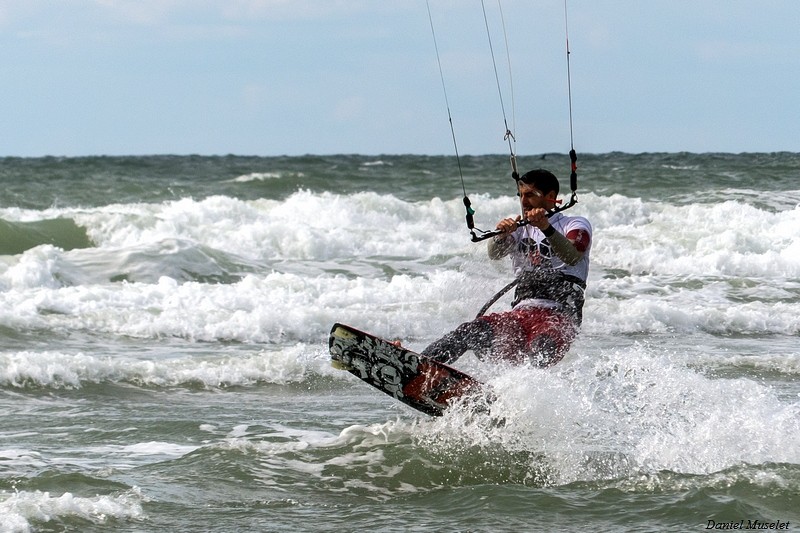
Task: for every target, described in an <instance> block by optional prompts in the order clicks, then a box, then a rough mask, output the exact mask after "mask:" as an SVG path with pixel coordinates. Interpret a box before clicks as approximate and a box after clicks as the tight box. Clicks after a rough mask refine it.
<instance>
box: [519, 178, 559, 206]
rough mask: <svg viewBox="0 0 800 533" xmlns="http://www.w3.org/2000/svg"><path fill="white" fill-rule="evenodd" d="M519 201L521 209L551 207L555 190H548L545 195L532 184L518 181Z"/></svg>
mask: <svg viewBox="0 0 800 533" xmlns="http://www.w3.org/2000/svg"><path fill="white" fill-rule="evenodd" d="M518 191H519V201H520V203H521V204H522V209H523V210H525V211H530V210H531V209H536V208H542V209H548V210H549V209H552V208H553V205H554V204H555V202H554V200H555V196H556V193H555V191H550V192H549V193H547V194H546V195H545V194H543V193H542V191H540V190H539V189H537V188H536V187H534V186H533V185H529V184H527V183H524V182H522V181H520V182H519V189H518Z"/></svg>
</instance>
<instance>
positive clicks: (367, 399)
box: [0, 153, 800, 532]
mask: <svg viewBox="0 0 800 533" xmlns="http://www.w3.org/2000/svg"><path fill="white" fill-rule="evenodd" d="M579 157H580V159H579V164H580V167H579V186H580V187H579V190H578V204H577V205H576V206H575V207H573V208H572V209H571V210H570V211H569V212H568V213H569V214H574V215H581V216H585V217H587V218H588V219H589V220H590V221H591V222H592V224H593V227H594V243H593V249H592V265H591V269H590V275H589V283H588V290H587V299H586V305H585V308H584V323H583V328H582V331H581V334H580V336H579V338H578V340H577V341H576V342H575V344H574V345H573V347H572V349H571V350H570V352H569V354H568V355H567V357H566V358H565V360H564V361H563V362H561V363H560V364H558V365H557V366H555V367H553V368H550V369H546V370H542V369H537V368H530V367H526V366H523V367H509V366H504V365H491V364H488V363H485V362H482V361H479V360H478V359H476V358H475V357H474V356H473V355H471V354H467V355H466V356H465V357H464V358H462V359H461V360H460V361H458V362H457V363H456V366H458V367H459V368H461V369H463V370H465V371H467V372H468V373H470V374H472V375H474V376H475V377H477V378H479V379H481V380H483V381H485V382H487V383H489V384H491V386H492V387H493V388H494V390H495V391H496V392H497V395H498V400H497V401H496V403H495V404H494V405H493V406H492V413H491V416H479V415H474V414H471V413H469V412H465V411H464V410H462V409H460V408H458V407H457V406H456V407H455V408H453V409H452V410H451V411H449V412H448V413H447V414H446V415H445V416H444V417H441V418H431V417H428V416H426V415H423V414H420V413H418V412H416V411H413V410H411V409H410V408H408V407H406V406H404V405H403V404H400V403H399V402H396V401H394V400H393V399H392V398H390V397H388V396H385V395H383V394H381V393H380V392H378V391H375V390H373V389H371V388H370V387H368V386H367V385H365V384H364V383H362V382H360V381H358V380H356V379H355V378H354V377H353V376H351V375H350V374H349V373H347V372H342V371H338V370H335V369H333V368H332V367H331V366H330V357H329V355H328V353H327V337H328V332H329V330H330V327H331V325H332V324H333V323H334V322H344V323H347V324H350V325H353V326H355V327H358V328H360V329H364V330H367V331H370V332H373V333H375V334H377V335H381V336H385V337H388V338H392V339H395V338H399V339H402V340H403V342H404V343H405V344H406V345H407V346H409V347H410V348H412V349H422V348H423V347H424V346H425V345H426V344H427V343H429V342H430V341H432V340H434V339H436V338H437V337H438V336H440V335H442V334H443V333H445V332H447V331H448V330H450V329H451V328H453V327H455V326H457V325H458V324H459V323H461V322H463V321H466V320H469V319H471V318H472V317H473V316H474V314H475V313H476V312H477V310H478V309H479V308H480V307H481V306H482V305H483V303H484V302H485V301H486V300H488V299H489V298H490V297H491V296H492V295H493V294H494V293H495V292H496V291H497V290H499V289H500V288H501V287H503V286H504V285H505V284H506V283H507V282H508V281H509V280H510V279H511V277H510V272H509V265H508V264H507V263H506V262H505V261H490V260H489V259H488V258H487V256H486V249H485V244H484V243H478V244H476V243H473V242H471V240H470V236H469V232H468V230H467V228H466V226H465V223H464V207H463V204H462V196H463V192H464V191H463V190H462V186H461V181H460V178H459V167H458V165H457V164H456V161H455V159H454V158H452V157H426V156H357V155H340V156H305V157H271V158H262V157H239V156H226V157H201V156H185V157H183V156H150V157H88V158H53V157H48V158H35V159H34V158H29V159H19V158H5V159H0V185H1V186H0V406H1V407H2V411H1V412H2V417H0V532H27V531H132V532H133V531H137V532H138V531H187V532H188V531H311V530H313V531H398V532H399V531H554V530H559V531H584V530H586V529H587V528H591V529H592V530H602V531H612V530H614V531H631V532H632V531H699V530H706V529H719V528H721V527H722V526H724V525H726V524H739V523H742V524H744V526H746V525H747V524H748V523H753V522H749V521H755V520H758V521H760V522H763V523H772V524H775V525H776V527H777V525H778V524H786V523H787V522H788V523H789V524H788V525H786V526H785V528H784V529H788V530H798V529H800V527H799V526H800V511H798V509H799V508H800V384H799V383H798V376H800V342H798V341H799V340H800V185H799V184H800V154H793V153H774V154H687V153H680V154H636V155H634V154H623V153H610V154H597V155H592V154H587V155H580V154H579ZM460 163H461V167H462V173H463V177H464V184H465V189H466V192H467V194H468V195H469V197H470V199H471V201H472V205H473V207H474V208H475V209H476V211H477V212H476V215H475V220H476V225H477V226H478V227H480V228H482V229H493V228H494V225H495V224H496V222H497V221H498V220H499V219H500V218H503V217H506V216H509V215H514V214H516V213H517V212H518V211H519V206H518V202H517V198H516V196H515V190H514V183H513V180H512V179H511V178H510V169H509V168H508V166H509V165H508V162H507V158H506V157H501V156H474V157H462V160H461V162H460ZM519 163H520V168H521V169H525V170H527V169H530V168H537V167H544V168H548V169H550V170H552V171H554V172H555V173H556V174H558V175H559V176H560V177H561V178H562V179H561V182H562V197H564V198H565V199H566V198H568V196H569V191H568V179H566V176H567V173H568V168H569V161H568V159H567V158H566V157H564V156H563V155H561V154H547V155H537V156H530V157H521V158H520V161H519ZM508 306H509V299H508V297H504V298H503V299H501V300H500V301H499V302H498V303H496V304H495V306H494V308H493V310H497V311H501V310H503V309H507V308H508ZM498 419H503V420H504V423H503V424H497V423H496V421H497V420H498ZM742 521H743V522H742ZM744 526H743V527H744ZM731 527H732V526H731Z"/></svg>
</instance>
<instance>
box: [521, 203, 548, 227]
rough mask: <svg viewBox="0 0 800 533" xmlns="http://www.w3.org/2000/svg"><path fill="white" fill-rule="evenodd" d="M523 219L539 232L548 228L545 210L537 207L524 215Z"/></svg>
mask: <svg viewBox="0 0 800 533" xmlns="http://www.w3.org/2000/svg"><path fill="white" fill-rule="evenodd" d="M525 218H526V219H527V220H528V222H530V223H531V225H532V226H535V227H537V228H539V229H540V230H546V229H547V228H548V227H549V226H550V220H549V219H548V218H547V210H545V209H542V208H540V207H537V208H535V209H531V210H530V211H528V212H526V213H525Z"/></svg>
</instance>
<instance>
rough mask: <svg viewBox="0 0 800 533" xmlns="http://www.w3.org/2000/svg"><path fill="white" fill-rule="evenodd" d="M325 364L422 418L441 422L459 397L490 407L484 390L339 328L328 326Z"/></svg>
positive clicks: (459, 374)
mask: <svg viewBox="0 0 800 533" xmlns="http://www.w3.org/2000/svg"><path fill="white" fill-rule="evenodd" d="M328 346H329V348H330V353H331V363H332V364H333V366H334V367H336V368H340V369H342V370H347V371H348V372H350V373H351V374H353V375H354V376H356V377H357V378H359V379H361V380H362V381H365V382H366V383H369V384H370V385H372V386H373V387H375V388H376V389H378V390H380V391H383V392H384V393H386V394H388V395H389V396H392V397H394V398H396V399H398V400H400V401H401V402H403V403H405V404H406V405H410V406H411V407H413V408H414V409H417V410H418V411H422V412H423V413H426V414H429V415H433V416H441V415H442V413H443V412H444V410H445V409H447V407H448V406H449V405H450V404H451V403H452V402H454V401H455V400H458V399H460V398H462V397H465V396H470V397H472V396H474V398H475V399H476V400H478V401H477V402H476V404H475V407H478V408H480V405H483V406H485V405H486V404H487V403H488V402H491V401H492V399H493V395H492V394H491V391H490V390H489V388H488V386H487V385H484V384H483V383H481V382H480V381H478V380H476V379H474V378H472V377H471V376H468V375H467V374H465V373H464V372H461V371H460V370H456V369H455V368H452V367H450V366H447V365H445V364H443V363H439V362H437V361H435V360H433V359H430V358H428V357H425V356H424V355H422V354H418V353H415V352H412V351H411V350H407V349H406V348H402V347H399V346H395V345H394V344H392V343H391V342H389V341H387V340H385V339H381V338H380V337H376V336H374V335H370V334H369V333H365V332H363V331H361V330H358V329H355V328H353V327H350V326H347V325H344V324H334V325H333V328H332V329H331V334H330V337H329V339H328Z"/></svg>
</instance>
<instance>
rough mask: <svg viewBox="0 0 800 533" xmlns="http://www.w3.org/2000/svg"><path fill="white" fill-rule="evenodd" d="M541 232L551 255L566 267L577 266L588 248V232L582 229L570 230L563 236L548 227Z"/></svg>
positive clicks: (551, 227)
mask: <svg viewBox="0 0 800 533" xmlns="http://www.w3.org/2000/svg"><path fill="white" fill-rule="evenodd" d="M542 232H543V233H544V235H545V237H547V240H548V241H549V242H550V249H551V250H552V251H553V253H554V254H556V256H557V257H558V258H559V259H561V260H562V261H564V262H565V263H566V264H568V265H577V264H578V261H580V260H581V259H583V254H584V252H585V251H586V249H587V248H588V247H589V242H590V237H589V232H588V231H585V230H582V229H574V230H571V231H569V232H568V233H567V235H566V236H565V235H562V234H561V233H559V232H557V231H556V229H555V228H554V227H553V226H550V225H548V226H547V228H546V229H544V230H542Z"/></svg>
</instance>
